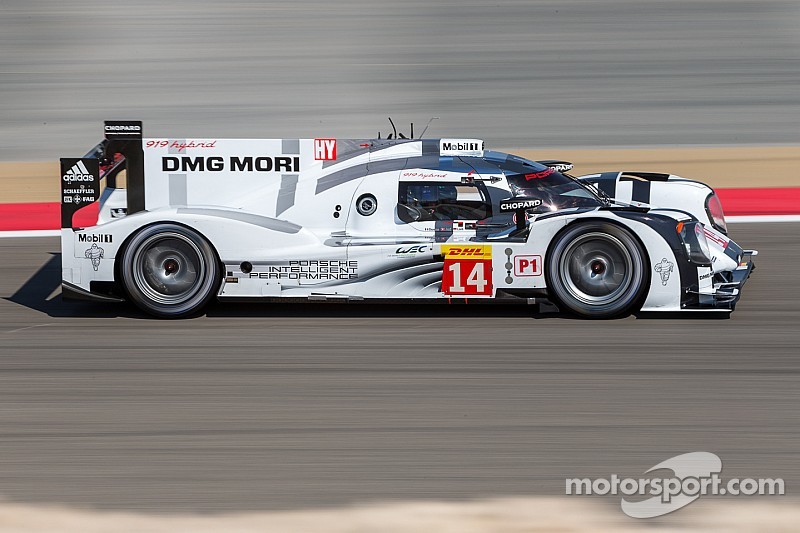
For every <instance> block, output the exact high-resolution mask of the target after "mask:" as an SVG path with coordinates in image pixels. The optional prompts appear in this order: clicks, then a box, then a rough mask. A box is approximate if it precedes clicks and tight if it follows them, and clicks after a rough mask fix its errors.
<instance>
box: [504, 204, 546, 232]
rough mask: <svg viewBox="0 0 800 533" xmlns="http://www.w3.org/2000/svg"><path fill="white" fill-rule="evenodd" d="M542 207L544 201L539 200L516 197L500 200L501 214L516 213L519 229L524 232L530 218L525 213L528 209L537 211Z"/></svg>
mask: <svg viewBox="0 0 800 533" xmlns="http://www.w3.org/2000/svg"><path fill="white" fill-rule="evenodd" d="M541 205H542V201H541V200H540V199H538V198H525V197H522V196H515V197H513V198H506V199H505V200H500V212H501V213H514V214H515V215H516V217H517V229H518V230H522V229H524V228H525V226H526V225H527V223H528V217H527V216H526V215H525V212H526V211H527V210H528V209H535V208H537V207H539V206H541Z"/></svg>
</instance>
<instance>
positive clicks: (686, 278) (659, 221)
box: [613, 211, 700, 308]
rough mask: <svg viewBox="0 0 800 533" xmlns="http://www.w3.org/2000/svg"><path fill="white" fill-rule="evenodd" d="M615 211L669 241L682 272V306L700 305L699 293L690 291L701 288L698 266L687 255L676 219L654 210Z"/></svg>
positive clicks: (679, 270)
mask: <svg viewBox="0 0 800 533" xmlns="http://www.w3.org/2000/svg"><path fill="white" fill-rule="evenodd" d="M613 213H614V214H615V215H617V216H618V217H620V218H626V219H628V220H636V221H638V222H641V223H642V224H644V225H646V226H648V227H650V228H652V229H653V230H654V231H655V232H656V233H658V234H659V235H661V237H662V238H663V239H664V240H665V241H667V244H668V245H669V247H670V248H671V249H672V253H673V254H674V255H675V262H676V263H677V264H676V265H675V266H677V267H678V272H680V275H681V308H684V307H689V308H692V307H698V306H699V304H700V299H699V297H698V295H697V294H692V293H691V292H689V291H694V292H698V291H699V290H700V285H699V281H698V278H697V267H696V266H695V265H693V264H692V263H691V262H690V261H689V257H688V256H687V255H686V249H685V248H684V247H683V243H682V242H681V239H680V237H679V236H678V233H677V232H676V231H675V224H677V222H676V221H675V219H674V218H671V217H668V216H666V215H657V214H655V213H652V212H650V213H640V212H636V211H614V212H613ZM650 268H653V265H650ZM652 275H653V272H650V276H651V277H652Z"/></svg>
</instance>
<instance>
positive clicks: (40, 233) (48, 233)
mask: <svg viewBox="0 0 800 533" xmlns="http://www.w3.org/2000/svg"><path fill="white" fill-rule="evenodd" d="M725 220H726V221H727V222H732V223H734V224H736V223H739V222H747V223H750V224H752V223H758V222H800V215H747V216H732V217H725ZM59 235H61V230H58V229H36V230H22V231H0V239H4V238H11V237H58V236H59Z"/></svg>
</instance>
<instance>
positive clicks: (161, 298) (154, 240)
mask: <svg viewBox="0 0 800 533" xmlns="http://www.w3.org/2000/svg"><path fill="white" fill-rule="evenodd" d="M120 273H121V276H122V282H123V285H124V287H125V290H126V292H127V293H128V296H129V297H130V299H131V301H132V302H133V303H134V304H136V305H137V306H138V307H139V308H140V309H142V310H143V311H145V312H147V313H150V314H152V315H155V316H159V317H164V318H180V317H185V316H189V315H192V314H194V313H197V312H198V311H200V310H201V309H202V308H203V307H204V306H205V305H206V304H207V303H208V301H209V300H210V299H211V298H212V297H213V296H214V292H215V290H216V289H217V287H218V286H219V283H220V270H219V266H218V262H217V259H216V254H215V253H214V250H213V248H212V247H211V245H210V244H209V243H208V241H206V240H205V239H204V238H203V237H202V236H201V235H200V234H198V233H197V232H195V231H193V230H191V229H189V228H186V227H184V226H180V225H177V224H155V225H153V226H148V227H146V228H144V229H143V230H141V231H140V232H139V233H137V234H135V235H134V236H133V238H132V239H131V240H130V242H129V243H128V245H127V247H126V248H125V251H124V253H123V255H122V260H121V264H120Z"/></svg>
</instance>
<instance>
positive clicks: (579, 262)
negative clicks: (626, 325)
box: [545, 221, 650, 318]
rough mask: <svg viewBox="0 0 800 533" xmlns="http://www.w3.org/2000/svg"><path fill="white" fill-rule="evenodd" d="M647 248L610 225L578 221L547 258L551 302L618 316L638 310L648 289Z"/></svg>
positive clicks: (580, 311) (591, 313)
mask: <svg viewBox="0 0 800 533" xmlns="http://www.w3.org/2000/svg"><path fill="white" fill-rule="evenodd" d="M647 265H648V263H647V259H646V255H645V252H644V250H643V249H642V245H641V244H639V241H638V240H637V239H636V237H634V236H633V235H632V234H631V232H630V231H628V230H626V229H625V228H622V227H620V226H617V225H615V224H611V223H607V222H599V221H598V222H579V223H575V224H573V225H571V226H568V227H567V228H566V229H565V230H564V231H562V233H560V234H559V235H557V236H556V238H555V239H554V240H553V243H552V244H551V246H550V250H549V252H548V254H547V261H546V268H545V275H546V279H547V287H548V293H549V295H550V298H551V299H552V300H553V301H554V303H555V304H556V305H558V306H559V307H561V308H562V309H563V310H565V311H570V312H572V313H575V314H577V315H580V316H584V317H588V318H613V317H617V316H623V315H627V314H630V313H632V312H635V311H638V309H639V308H640V307H641V304H642V302H643V297H644V294H645V292H646V291H647V287H648V285H649V276H648V274H649V272H650V271H649V268H648V266H647Z"/></svg>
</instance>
